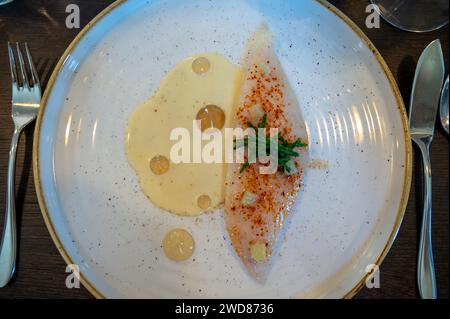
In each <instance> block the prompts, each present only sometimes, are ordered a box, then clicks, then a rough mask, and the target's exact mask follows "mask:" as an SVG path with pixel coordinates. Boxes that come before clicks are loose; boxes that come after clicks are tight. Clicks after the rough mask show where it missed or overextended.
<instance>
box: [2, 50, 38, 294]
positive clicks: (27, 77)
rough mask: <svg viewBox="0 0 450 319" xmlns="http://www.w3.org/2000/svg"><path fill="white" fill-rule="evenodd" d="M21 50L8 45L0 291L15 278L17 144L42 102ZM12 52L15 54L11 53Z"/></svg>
mask: <svg viewBox="0 0 450 319" xmlns="http://www.w3.org/2000/svg"><path fill="white" fill-rule="evenodd" d="M24 47H25V56H24V55H23V54H22V49H21V45H20V44H19V43H16V45H15V50H14V47H13V46H12V45H11V44H10V43H8V53H9V62H10V66H11V79H12V112H11V117H12V119H13V122H14V133H13V136H12V139H11V147H10V151H9V163H8V185H7V194H6V196H7V197H6V213H5V223H4V226H3V227H4V228H3V234H2V238H1V241H0V287H4V286H6V285H7V284H8V282H9V281H10V279H11V277H12V276H13V274H14V270H15V264H16V249H17V247H16V243H17V229H16V212H15V195H14V173H15V163H16V150H17V144H18V141H19V137H20V134H21V132H22V130H23V129H24V128H25V126H27V125H28V124H29V123H30V122H32V121H33V120H34V119H35V118H36V116H37V114H38V111H39V106H40V102H41V86H40V83H39V77H38V74H37V71H36V68H35V66H34V63H33V60H32V58H31V54H30V50H29V49H28V45H27V44H26V43H25V46H24ZM14 51H16V52H15V53H14ZM16 56H17V59H16Z"/></svg>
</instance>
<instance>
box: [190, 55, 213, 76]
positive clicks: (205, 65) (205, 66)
mask: <svg viewBox="0 0 450 319" xmlns="http://www.w3.org/2000/svg"><path fill="white" fill-rule="evenodd" d="M210 68H211V63H210V62H209V60H208V59H207V58H204V57H200V58H197V59H195V60H194V61H193V62H192V71H194V72H195V73H197V74H204V73H206V72H208V71H209V69H210Z"/></svg>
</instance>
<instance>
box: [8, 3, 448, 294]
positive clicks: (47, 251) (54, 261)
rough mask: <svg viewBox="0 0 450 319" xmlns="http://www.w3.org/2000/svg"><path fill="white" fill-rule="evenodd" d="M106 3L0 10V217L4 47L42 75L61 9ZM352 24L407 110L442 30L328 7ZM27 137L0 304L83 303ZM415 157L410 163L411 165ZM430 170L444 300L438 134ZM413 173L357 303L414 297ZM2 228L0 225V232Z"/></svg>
mask: <svg viewBox="0 0 450 319" xmlns="http://www.w3.org/2000/svg"><path fill="white" fill-rule="evenodd" d="M111 2H113V1H112V0H83V1H82V0H70V1H69V0H67V1H65V0H33V1H27V0H15V2H14V3H12V4H9V5H6V6H2V7H0V194H2V195H1V196H0V207H1V211H2V213H3V211H4V207H5V195H4V194H5V193H6V168H7V161H8V151H9V144H10V137H11V132H12V129H13V126H12V122H11V119H10V112H11V111H10V99H11V95H10V94H11V93H10V74H9V64H8V61H7V51H6V43H7V41H27V42H28V43H29V44H30V47H31V49H32V52H33V55H34V58H35V60H36V61H37V63H38V64H39V67H40V68H42V69H43V70H44V72H45V70H46V69H49V68H51V67H52V66H53V65H54V61H55V60H56V59H57V58H58V57H59V56H60V55H61V54H62V53H63V51H64V49H65V48H66V47H67V45H68V44H69V43H70V42H71V41H72V39H73V38H74V37H75V35H76V34H77V33H78V32H79V29H72V30H69V29H67V28H66V27H65V19H66V16H67V13H66V12H65V9H66V6H67V5H68V4H70V3H75V4H78V5H79V7H80V11H81V25H82V26H83V25H85V24H87V23H88V22H89V21H90V20H91V19H92V18H93V17H94V16H95V15H97V14H98V13H99V12H100V11H101V10H102V9H103V8H105V7H106V6H107V5H109V4H110V3H111ZM330 2H331V3H333V4H334V5H336V6H337V7H338V8H339V9H341V10H342V11H343V12H344V13H346V14H347V15H348V16H349V17H350V18H351V19H352V20H353V21H355V22H356V23H357V24H358V25H359V26H360V27H361V29H363V30H364V32H366V34H367V35H368V36H369V38H370V39H371V40H372V41H373V42H374V44H375V45H376V47H377V48H378V49H379V50H380V52H381V54H382V55H383V56H384V58H385V59H386V61H387V64H388V65H389V67H390V69H391V70H392V73H393V74H394V76H395V77H396V79H397V81H398V83H399V86H400V89H401V92H402V95H403V97H404V98H405V104H406V105H408V101H409V96H410V92H411V86H412V80H413V75H414V69H415V65H416V62H417V60H418V58H419V55H420V53H421V51H422V50H423V49H424V48H425V46H426V45H427V44H428V43H429V42H431V41H432V40H434V39H435V38H439V39H441V41H442V43H443V47H444V52H445V57H446V63H447V64H446V65H448V41H449V28H448V26H447V27H445V28H443V29H441V30H439V31H435V32H431V33H426V34H414V33H407V32H404V31H400V30H398V29H396V28H394V27H392V26H390V25H388V24H387V23H385V22H384V21H382V23H381V28H380V29H367V28H366V27H365V19H366V16H367V14H366V13H365V8H366V5H367V4H368V2H367V1H363V0H333V1H330ZM32 136H33V127H32V126H30V127H29V128H28V129H27V130H26V131H25V134H24V135H23V136H22V139H21V142H20V147H19V151H18V160H17V176H16V186H17V209H18V221H19V225H20V227H19V229H20V246H19V254H18V263H17V276H16V278H15V279H14V280H13V281H12V282H11V283H10V285H9V286H8V287H7V288H3V289H0V298H91V295H90V294H89V293H88V291H87V290H86V289H84V288H80V289H68V288H66V286H65V278H66V275H67V274H66V273H65V267H66V265H65V263H64V261H63V259H62V258H61V256H60V255H59V253H58V251H57V250H56V248H55V246H54V244H53V242H52V240H51V238H50V236H49V233H48V231H47V228H46V227H45V225H44V221H43V219H42V217H41V213H40V210H39V205H38V202H37V199H36V193H35V189H34V181H33V174H32V170H31V168H32V164H31V162H32ZM417 159H418V158H417V157H415V163H418V162H419V161H418V160H417ZM431 161H432V167H433V244H434V253H435V254H434V255H435V263H436V273H437V282H438V288H439V296H440V297H442V298H448V293H449V278H448V274H449V266H448V265H449V236H448V234H449V224H448V219H449V206H448V205H449V204H448V197H449V188H448V184H449V176H448V172H449V141H448V137H447V136H445V135H444V134H443V130H442V129H441V128H440V127H438V129H437V132H436V136H435V141H434V143H433V147H432V150H431ZM420 169H421V167H420V166H419V164H415V165H414V178H413V185H412V189H411V196H410V199H409V203H408V208H407V210H406V214H405V218H404V221H403V225H402V227H401V230H400V233H399V234H398V237H397V240H396V241H395V243H394V245H393V247H392V249H391V251H390V252H389V254H388V256H387V258H386V259H385V261H384V263H383V264H382V266H381V277H380V278H381V287H380V288H379V289H370V290H369V289H367V288H364V289H363V290H362V291H360V292H359V293H358V295H357V298H418V292H417V284H416V254H417V244H418V229H419V224H420V223H419V222H420V217H421V212H418V208H419V207H420V205H421V204H420V196H418V194H420V183H419V182H420V178H421V174H420ZM2 224H3V218H1V221H0V226H2Z"/></svg>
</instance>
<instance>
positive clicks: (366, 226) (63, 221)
mask: <svg viewBox="0 0 450 319" xmlns="http://www.w3.org/2000/svg"><path fill="white" fill-rule="evenodd" d="M263 22H264V23H267V24H268V25H269V27H270V29H271V30H272V32H273V33H274V34H275V37H276V41H277V50H278V55H279V57H280V60H281V62H282V64H283V66H284V69H285V71H286V73H287V76H288V78H289V80H290V82H291V83H292V86H293V87H294V90H295V92H296V94H297V96H298V99H299V101H300V105H301V111H302V113H303V116H304V118H305V122H306V125H307V128H308V135H309V139H310V142H311V145H310V148H309V157H310V158H311V159H313V160H318V161H320V165H310V166H311V167H307V168H306V170H305V176H304V189H303V191H302V193H301V194H300V195H299V198H298V200H297V206H296V208H295V209H294V211H293V213H292V218H291V220H290V223H289V225H288V228H287V232H286V239H285V240H284V241H283V242H282V244H281V247H280V254H279V256H275V258H274V263H273V267H272V269H271V272H270V275H269V278H268V281H267V282H266V283H265V284H259V283H257V282H256V281H254V280H253V279H252V278H251V277H250V276H249V275H248V274H247V273H246V272H245V270H244V269H243V267H242V266H241V264H240V261H239V260H238V258H237V257H236V256H235V255H234V253H233V250H232V247H230V244H229V240H228V238H227V234H226V232H225V229H224V221H223V212H222V211H220V210H218V211H216V212H213V213H210V214H207V215H203V216H201V217H199V218H182V217H177V216H174V215H171V214H168V213H166V212H164V211H162V210H160V209H158V208H156V207H155V206H153V205H152V203H150V202H149V201H148V199H147V198H146V197H145V196H144V194H143V193H142V192H141V191H140V189H139V185H138V181H137V178H136V175H135V173H134V171H133V170H132V169H131V167H130V166H129V165H128V163H127V159H126V155H125V152H124V138H125V137H124V135H125V127H126V124H127V120H128V117H129V115H130V114H131V113H132V111H133V110H134V108H135V107H136V106H138V105H139V104H141V103H142V102H143V101H145V100H147V99H148V98H149V97H150V96H151V95H152V94H153V93H154V92H155V90H156V88H157V86H158V84H159V82H160V80H161V79H162V78H163V76H164V75H165V74H166V72H167V71H168V70H169V69H171V68H172V67H173V66H174V65H175V64H176V63H178V62H179V61H180V60H182V59H184V58H186V57H188V56H191V55H194V54H197V53H201V52H214V51H215V52H219V53H221V54H223V55H225V56H227V57H228V58H229V59H230V60H231V61H233V62H234V63H239V60H240V57H241V55H242V53H243V50H244V46H245V43H246V41H247V38H248V37H249V35H250V34H251V33H252V32H253V31H254V30H255V29H256V28H257V27H258V26H259V25H260V24H261V23H263ZM34 156H35V158H34V159H35V160H34V169H35V179H36V186H37V193H38V197H39V201H40V205H41V207H42V211H43V216H44V219H45V221H46V223H47V226H48V228H49V230H50V233H51V235H52V237H53V239H54V241H55V243H56V244H57V246H58V249H59V250H60V252H61V254H62V255H63V257H64V258H65V260H66V261H67V262H68V263H74V264H77V265H78V266H79V267H80V270H81V273H82V282H83V283H84V285H85V286H86V287H87V288H88V289H89V290H90V291H91V292H92V293H93V294H94V295H95V296H97V297H112V298H114V297H129V298H134V297H137V298H146V297H161V298H169V297H171V298H190V297H192V298H194V297H200V298H203V297H212V298H214V297H220V298H229V297H237V298H241V297H242V298H246V297H249V298H272V297H276V298H281V297H328V298H340V297H349V296H351V295H353V294H354V293H355V292H356V291H357V290H358V289H359V288H360V287H361V285H363V284H364V278H365V277H366V275H367V273H366V269H367V266H368V265H370V264H379V263H380V262H381V261H382V259H383V258H384V256H385V255H386V253H387V251H388V250H389V248H390V246H391V244H392V242H393V240H394V237H395V234H396V232H397V230H398V227H399V225H400V222H401V219H402V216H403V213H404V208H405V204H406V200H407V197H408V194H409V184H410V176H411V158H410V157H411V145H410V142H409V137H408V130H407V125H406V116H405V111H404V106H403V104H402V101H401V98H400V95H399V93H398V89H397V87H396V85H395V82H394V80H393V78H392V75H391V74H390V73H389V71H388V70H387V67H386V65H385V63H384V62H383V60H382V58H381V57H380V55H379V53H378V52H377V51H376V49H375V48H373V46H372V45H371V44H370V42H369V41H368V40H367V38H366V37H365V36H364V35H363V33H362V32H361V31H360V30H359V29H357V28H356V27H355V26H354V25H353V24H352V23H351V21H349V20H348V18H346V17H345V16H344V15H343V14H342V13H340V12H338V11H337V10H336V9H335V8H333V7H331V6H330V5H328V4H327V3H325V2H323V1H313V0H305V1H286V0H283V1H281V0H280V1H257V0H249V1H244V0H242V1H240V0H236V1H202V0H192V1H140V0H130V1H118V2H116V3H114V4H113V5H112V6H111V7H110V8H108V9H107V10H106V11H104V12H103V13H102V14H101V15H100V16H99V17H97V18H96V19H95V20H94V21H93V22H91V23H90V24H89V25H88V27H87V28H86V29H84V30H83V31H82V32H81V34H80V36H79V37H78V38H77V39H76V40H75V42H74V43H73V44H72V45H71V46H70V47H69V49H68V50H67V51H66V53H65V55H64V56H63V58H62V59H61V62H60V63H59V64H58V66H57V68H56V70H55V73H54V74H53V76H52V79H51V81H50V84H49V89H48V90H47V92H46V94H45V96H44V99H43V110H42V112H41V114H40V116H39V119H38V123H37V130H36V136H35V152H34ZM316 164H317V161H316ZM174 200H176V199H174ZM178 227H181V228H185V229H188V230H189V231H190V232H191V233H192V234H193V236H194V238H195V240H196V251H195V253H194V255H193V257H192V258H191V259H190V260H187V261H185V262H182V263H174V262H171V261H169V260H168V259H167V258H166V257H165V256H164V254H163V251H162V249H161V241H162V239H163V236H164V234H165V233H166V232H167V231H168V230H170V229H172V228H178Z"/></svg>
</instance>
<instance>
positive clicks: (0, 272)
mask: <svg viewBox="0 0 450 319" xmlns="http://www.w3.org/2000/svg"><path fill="white" fill-rule="evenodd" d="M20 133H21V129H20V128H18V127H15V128H14V134H13V136H12V139H11V147H10V149H9V162H8V185H7V190H6V213H5V223H4V226H3V235H2V240H1V242H0V243H1V244H0V288H1V287H5V286H6V285H7V284H8V282H9V281H10V279H11V277H12V276H13V274H14V269H15V267H16V249H17V228H16V205H15V195H14V193H15V189H14V177H15V167H16V154H17V144H18V142H19V137H20Z"/></svg>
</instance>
